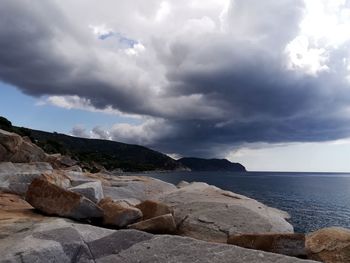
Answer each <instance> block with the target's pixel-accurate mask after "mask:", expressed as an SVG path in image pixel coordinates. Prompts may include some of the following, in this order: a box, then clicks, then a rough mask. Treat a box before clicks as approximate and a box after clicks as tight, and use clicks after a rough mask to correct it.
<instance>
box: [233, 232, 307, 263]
mask: <svg viewBox="0 0 350 263" xmlns="http://www.w3.org/2000/svg"><path fill="white" fill-rule="evenodd" d="M227 243H228V244H231V245H236V246H240V247H245V248H250V249H255V250H263V251H267V252H272V253H277V254H283V255H287V256H293V257H299V258H306V251H305V235H304V234H284V233H282V234H277V233H276V234H243V235H231V236H230V237H229V238H228V240H227Z"/></svg>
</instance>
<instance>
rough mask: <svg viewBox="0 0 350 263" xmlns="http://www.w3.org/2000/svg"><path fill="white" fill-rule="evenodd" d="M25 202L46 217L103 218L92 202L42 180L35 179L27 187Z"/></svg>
mask: <svg viewBox="0 0 350 263" xmlns="http://www.w3.org/2000/svg"><path fill="white" fill-rule="evenodd" d="M26 201H27V202H28V203H30V204H31V205H32V206H33V207H35V208H36V209H38V210H40V211H42V212H43V213H45V214H48V215H58V216H63V217H69V218H73V219H92V218H100V217H102V216H103V212H102V210H101V209H100V208H99V207H98V206H96V205H95V204H94V203H93V202H92V201H90V200H89V199H87V198H85V197H83V196H82V195H80V194H78V193H74V192H70V191H67V190H65V189H63V188H61V187H59V186H57V185H55V184H52V183H50V182H48V181H47V180H45V179H43V178H36V179H34V180H33V182H32V183H31V184H30V186H29V187H28V191H27V193H26Z"/></svg>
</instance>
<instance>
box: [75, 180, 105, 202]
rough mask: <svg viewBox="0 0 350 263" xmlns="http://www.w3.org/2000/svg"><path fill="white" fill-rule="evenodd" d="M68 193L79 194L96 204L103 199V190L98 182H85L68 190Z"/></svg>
mask: <svg viewBox="0 0 350 263" xmlns="http://www.w3.org/2000/svg"><path fill="white" fill-rule="evenodd" d="M69 190H70V191H73V192H75V193H79V194H81V195H83V196H85V197H86V198H88V199H90V200H91V201H93V202H94V203H98V202H99V201H100V200H101V199H102V198H103V190H102V185H101V182H100V181H93V182H87V183H83V184H80V185H77V186H75V187H71V188H69Z"/></svg>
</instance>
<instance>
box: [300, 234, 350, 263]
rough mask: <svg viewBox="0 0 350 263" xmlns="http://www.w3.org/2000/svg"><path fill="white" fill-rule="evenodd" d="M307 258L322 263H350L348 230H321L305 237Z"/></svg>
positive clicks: (349, 236) (349, 235)
mask: <svg viewBox="0 0 350 263" xmlns="http://www.w3.org/2000/svg"><path fill="white" fill-rule="evenodd" d="M306 249H307V254H308V258H310V259H313V260H317V261H321V262H324V263H345V262H350V229H346V228H341V227H329V228H323V229H320V230H318V231H315V232H313V233H310V234H308V235H307V236H306Z"/></svg>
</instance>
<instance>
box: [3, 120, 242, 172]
mask: <svg viewBox="0 0 350 263" xmlns="http://www.w3.org/2000/svg"><path fill="white" fill-rule="evenodd" d="M0 129H3V130H6V131H8V132H14V133H17V134H19V135H20V136H24V137H27V138H28V139H29V140H30V141H31V142H33V143H35V144H36V145H37V146H39V147H40V148H42V149H43V150H44V151H45V152H46V153H49V154H60V155H62V156H69V157H70V158H72V160H70V161H68V163H69V165H70V164H72V162H73V163H74V162H75V163H76V164H77V165H79V166H80V167H82V168H83V170H85V171H89V172H99V171H101V170H104V169H106V170H108V171H118V172H146V171H148V172H150V171H239V172H242V171H245V168H244V166H243V165H241V164H239V163H231V162H229V161H228V160H219V159H208V160H206V159H200V158H182V159H180V160H177V161H176V160H174V159H172V158H171V157H169V156H167V155H166V154H163V153H161V152H157V151H154V150H152V149H149V148H147V147H144V146H140V145H132V144H126V143H122V142H116V141H109V140H100V139H87V138H78V137H73V136H69V135H65V134H60V133H57V132H52V133H51V132H45V131H39V130H33V129H29V128H24V127H16V126H13V125H12V123H11V122H10V121H9V120H7V119H6V118H4V117H1V116H0ZM66 159H67V158H64V162H67V160H66ZM62 161H63V160H62Z"/></svg>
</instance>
